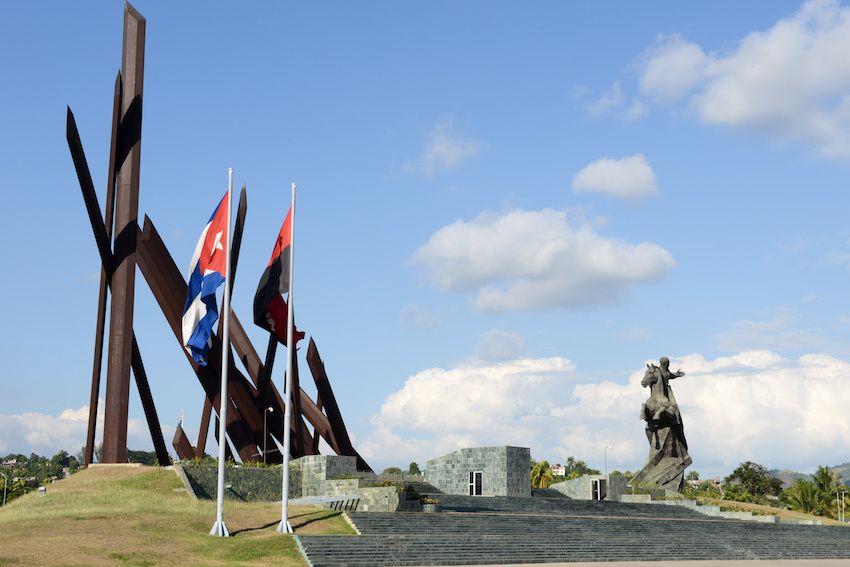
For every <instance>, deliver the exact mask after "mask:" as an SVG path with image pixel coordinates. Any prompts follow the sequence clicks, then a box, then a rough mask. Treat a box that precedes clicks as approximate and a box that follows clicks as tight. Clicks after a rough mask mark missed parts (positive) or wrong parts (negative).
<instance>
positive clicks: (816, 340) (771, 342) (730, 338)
mask: <svg viewBox="0 0 850 567" xmlns="http://www.w3.org/2000/svg"><path fill="white" fill-rule="evenodd" d="M798 323H799V317H798V315H797V313H796V311H794V310H793V309H788V308H779V309H776V310H774V311H773V313H771V314H770V316H769V317H768V318H767V319H763V320H759V321H752V320H741V321H735V322H734V323H733V324H732V328H731V329H729V330H727V331H723V332H721V333H718V334H717V335H716V336H715V337H714V338H715V341H716V343H717V346H719V347H720V348H722V349H725V350H729V351H732V352H738V351H741V350H762V349H769V350H781V351H788V350H808V349H813V348H819V349H823V348H824V347H825V346H826V345H828V344H829V345H830V346H831V347H834V346H837V345H833V344H831V343H832V341H830V340H829V339H828V338H827V337H825V336H824V335H822V334H820V333H817V332H814V331H809V330H805V329H800V328H799V327H798ZM830 350H833V349H832V348H831V349H830Z"/></svg>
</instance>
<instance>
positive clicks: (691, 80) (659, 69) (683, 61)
mask: <svg viewBox="0 0 850 567" xmlns="http://www.w3.org/2000/svg"><path fill="white" fill-rule="evenodd" d="M646 58H647V60H646V66H645V67H644V69H643V73H642V74H641V77H640V91H641V94H643V95H644V96H648V97H650V98H652V99H654V100H656V101H658V102H673V101H676V100H680V99H681V98H682V97H684V96H685V95H686V94H687V93H688V92H689V91H690V90H691V89H692V88H693V87H694V86H695V85H696V84H697V83H699V82H700V81H701V80H702V78H703V74H704V73H705V68H706V65H707V64H708V61H709V59H708V57H706V55H705V53H703V51H702V48H700V46H698V45H696V44H694V43H688V42H687V41H685V39H684V38H683V37H682V36H681V35H678V34H677V35H671V36H660V37H659V38H658V43H657V44H656V46H655V47H654V48H652V49H650V50H649V51H648V52H647V54H646Z"/></svg>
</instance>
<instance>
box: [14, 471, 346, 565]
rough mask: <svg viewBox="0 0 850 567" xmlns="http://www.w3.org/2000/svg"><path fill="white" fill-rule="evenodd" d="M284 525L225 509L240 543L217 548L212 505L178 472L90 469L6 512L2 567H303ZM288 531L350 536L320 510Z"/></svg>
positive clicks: (275, 510)
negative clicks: (279, 528) (188, 488)
mask: <svg viewBox="0 0 850 567" xmlns="http://www.w3.org/2000/svg"><path fill="white" fill-rule="evenodd" d="M279 519H280V505H279V504H265V503H242V502H230V501H228V502H227V504H226V506H225V521H226V522H227V527H228V528H229V529H230V531H231V533H233V534H234V537H232V538H229V539H225V540H222V539H218V538H213V537H210V536H209V535H207V534H208V532H209V530H210V527H211V526H212V523H213V521H214V520H215V503H214V502H208V501H195V500H192V499H191V498H190V497H189V496H188V495H187V494H186V492H185V490H183V485H182V484H181V483H180V481H179V480H178V479H177V476H176V475H175V474H174V472H173V471H170V470H165V469H158V468H154V467H141V468H129V467H97V468H91V469H88V470H85V471H81V472H79V473H77V474H75V475H74V476H72V477H70V478H68V479H66V480H63V481H60V482H57V483H54V484H52V485H50V486H48V489H47V495H46V496H44V497H39V496H38V495H37V494H29V495H27V496H25V497H22V498H20V499H18V500H15V501H14V502H12V503H11V504H9V505H8V506H7V507H5V508H0V566H4V567H5V566H7V565H15V566H19V565H20V566H24V565H25V566H30V565H33V566H36V565H69V566H70V565H75V566H76V565H80V566H82V565H87V566H88V565H98V566H99V565H128V566H144V567H148V566H154V565H250V566H260V565H284V566H302V565H304V562H303V561H302V559H301V557H300V555H299V553H298V550H297V548H296V544H295V541H294V540H293V539H292V538H291V537H287V536H282V535H280V534H278V533H276V532H275V531H274V528H275V526H276V525H277V521H278V520H279ZM290 522H291V523H292V525H293V527H294V528H295V531H296V533H303V534H307V533H311V534H316V533H327V534H351V533H353V531H352V529H351V528H350V526H349V525H348V524H347V523H346V522H345V519H344V518H342V517H341V516H340V515H339V513H337V512H333V511H330V510H322V509H321V508H316V507H296V506H293V507H291V508H290Z"/></svg>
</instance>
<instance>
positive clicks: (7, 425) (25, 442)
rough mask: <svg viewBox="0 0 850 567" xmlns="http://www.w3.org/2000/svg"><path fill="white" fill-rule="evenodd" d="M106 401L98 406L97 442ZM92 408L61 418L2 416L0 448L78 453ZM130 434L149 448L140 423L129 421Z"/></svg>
mask: <svg viewBox="0 0 850 567" xmlns="http://www.w3.org/2000/svg"><path fill="white" fill-rule="evenodd" d="M104 404H105V402H104V400H102V399H101V400H100V402H99V403H98V420H97V421H98V429H97V433H96V436H97V438H98V439H100V438H102V436H103V412H104ZM88 418H89V406H87V405H85V406H82V407H80V408H77V409H66V410H63V411H62V412H60V413H59V415H49V414H44V413H38V412H28V413H20V414H8V415H4V414H0V447H3V449H2V450H3V451H9V452H13V453H24V454H29V453H32V452H35V453H38V454H40V455H53V454H55V453H57V452H59V451H60V450H62V449H64V450H66V451H68V452H69V453H71V454H75V453H76V452H77V451H79V450H80V448H81V447H82V446H83V445H85V442H86V431H87V428H88ZM127 435H128V439H129V441H130V442H131V443H135V445H134V446H135V447H150V446H151V441H150V434H149V433H148V431H147V427H146V425H145V424H144V422H142V421H141V420H138V419H130V420H129V421H128V423H127Z"/></svg>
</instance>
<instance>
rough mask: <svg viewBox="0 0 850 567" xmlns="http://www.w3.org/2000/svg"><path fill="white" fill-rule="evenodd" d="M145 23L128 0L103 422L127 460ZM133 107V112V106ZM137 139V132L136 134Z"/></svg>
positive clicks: (110, 445)
mask: <svg viewBox="0 0 850 567" xmlns="http://www.w3.org/2000/svg"><path fill="white" fill-rule="evenodd" d="M145 28H146V22H145V19H144V18H143V17H142V15H141V14H139V12H137V11H136V9H135V8H133V7H132V6H131V5H130V4H129V3H126V4H124V36H123V49H122V56H121V77H122V78H123V83H124V86H123V89H122V93H121V94H122V96H121V109H122V119H121V122H122V124H121V136H122V137H125V135H126V133H128V132H138V139H135V141H134V143H133V144H132V145H131V146H130V147H129V151H128V153H127V157H126V158H124V159H122V160H121V161H120V162H119V163H117V164H116V167H117V169H118V184H117V190H116V195H115V254H114V258H115V269H114V272H113V274H112V302H111V313H110V317H109V350H108V356H107V370H106V410H105V412H104V425H103V458H102V460H103V462H105V463H123V462H124V461H126V460H127V414H128V410H129V398H130V363H131V360H130V359H131V353H132V335H133V299H134V296H135V282H136V280H135V275H136V233H137V228H136V225H137V223H136V220H137V217H138V210H139V171H140V166H141V146H142V143H141V131H142V112H141V102H142V90H143V89H142V87H143V83H144V66H145ZM131 106H132V107H133V109H134V112H132V113H130V112H128V110H130V109H131ZM131 137H132V138H135V136H131Z"/></svg>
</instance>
